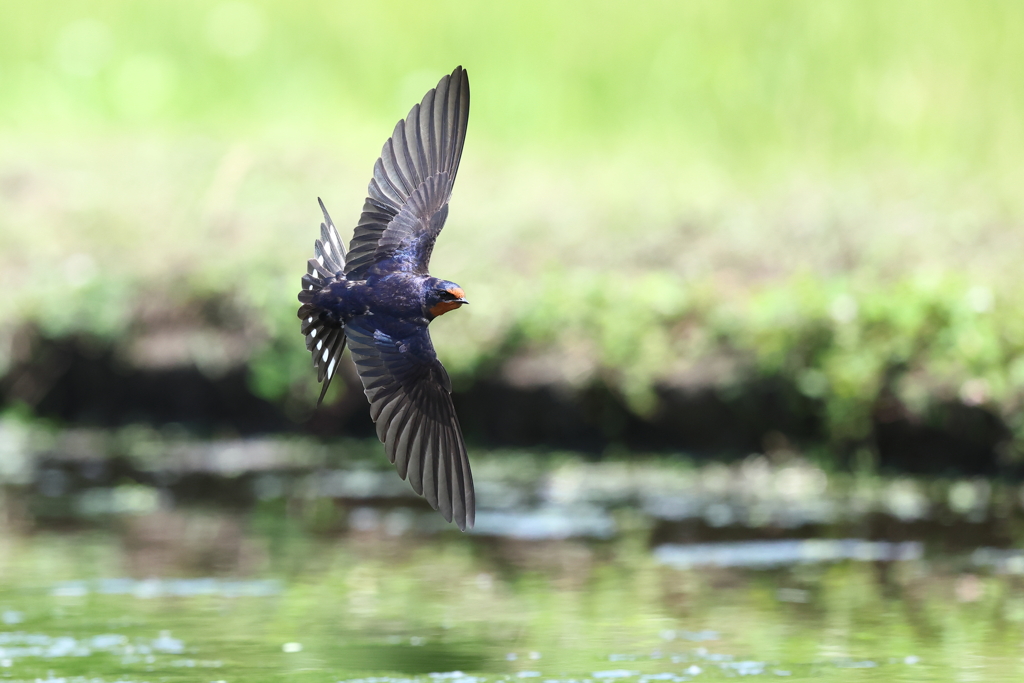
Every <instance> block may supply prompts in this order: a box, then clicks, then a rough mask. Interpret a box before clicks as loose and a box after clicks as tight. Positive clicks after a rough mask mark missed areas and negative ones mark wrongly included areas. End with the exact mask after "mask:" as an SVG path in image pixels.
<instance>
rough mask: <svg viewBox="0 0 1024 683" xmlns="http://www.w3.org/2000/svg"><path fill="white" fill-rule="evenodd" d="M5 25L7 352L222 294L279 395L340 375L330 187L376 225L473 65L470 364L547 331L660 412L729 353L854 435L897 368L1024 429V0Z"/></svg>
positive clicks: (329, 11)
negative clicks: (426, 106)
mask: <svg viewBox="0 0 1024 683" xmlns="http://www.w3.org/2000/svg"><path fill="white" fill-rule="evenodd" d="M0 18H2V20H0V286H2V287H3V289H4V291H5V296H3V297H2V298H0V337H2V338H3V339H4V340H7V341H5V342H4V343H0V371H2V369H3V368H4V367H6V366H7V365H8V364H9V363H11V362H12V358H14V357H15V356H16V352H17V349H15V348H14V345H12V343H8V342H9V341H10V340H11V339H13V337H12V335H13V333H14V331H15V330H16V329H17V328H18V327H19V326H20V325H21V324H22V323H24V322H32V323H36V324H38V325H39V326H40V328H41V329H42V331H43V333H44V334H47V335H60V334H67V333H72V332H87V333H92V334H97V335H99V336H101V337H102V338H105V339H109V340H113V341H114V342H115V343H116V344H118V345H120V346H122V347H124V348H125V349H129V351H128V352H127V353H128V355H129V356H130V355H131V351H130V350H131V349H132V348H133V347H132V343H133V339H135V338H137V337H138V336H139V335H140V334H143V333H145V331H146V330H147V329H151V328H152V327H154V326H159V325H162V324H169V323H168V322H167V321H168V320H170V321H174V320H179V322H180V320H181V319H185V321H186V323H187V324H193V325H200V324H201V323H202V324H205V323H204V322H203V321H199V322H198V323H197V322H196V321H194V320H190V319H189V318H188V315H187V314H185V313H180V312H179V313H176V312H175V311H188V310H191V309H190V308H189V304H190V302H194V301H196V300H205V299H209V298H215V299H218V300H222V301H224V302H225V308H228V309H230V310H231V311H234V312H235V313H234V315H235V316H236V317H235V318H231V320H233V321H235V322H233V323H231V324H233V325H235V326H236V327H237V328H238V329H240V330H243V331H244V334H243V335H242V336H243V338H244V344H242V346H241V347H240V348H234V347H231V348H221V347H217V346H216V345H210V344H204V343H196V344H193V345H192V346H190V347H188V348H187V349H186V350H185V352H184V353H185V355H186V356H188V357H189V358H191V359H192V360H193V361H195V362H197V363H199V364H207V365H210V366H216V365H217V364H218V363H221V364H223V363H226V362H241V361H245V362H251V363H252V367H253V371H254V372H253V385H254V387H255V388H256V389H257V390H258V391H260V392H261V393H262V394H264V395H266V396H268V397H273V398H281V397H282V396H285V395H290V396H292V397H299V398H298V399H297V400H302V401H305V402H307V403H308V402H309V401H311V400H312V399H313V398H314V397H315V392H314V391H313V390H312V388H311V386H310V384H311V382H312V381H313V378H312V377H311V376H310V375H311V373H310V372H309V369H308V359H307V358H306V355H305V351H304V349H303V347H302V344H301V342H300V340H299V336H298V334H297V331H296V328H297V323H296V321H295V319H294V309H295V307H296V303H295V292H296V290H297V286H298V280H299V277H300V275H301V274H302V273H303V272H304V264H305V260H306V259H307V258H308V257H309V256H310V255H311V247H312V240H313V239H314V237H315V236H316V226H317V224H318V222H319V220H320V217H319V211H318V209H317V206H316V197H317V196H320V197H323V199H324V201H325V202H326V204H327V206H328V207H329V208H330V209H331V211H332V213H333V215H334V217H335V220H336V221H337V222H338V224H339V226H347V225H352V224H354V222H355V220H356V218H357V215H358V211H359V208H360V207H361V203H362V198H363V196H364V192H365V187H366V182H367V180H368V178H369V175H370V171H371V168H372V164H373V161H374V160H375V158H376V155H377V153H378V152H379V149H380V146H381V144H382V143H383V141H384V140H385V138H386V137H387V136H388V135H389V134H390V131H391V129H392V127H393V125H394V123H395V122H396V121H397V120H398V119H399V118H400V117H402V116H404V115H405V113H406V112H407V111H408V109H409V107H410V106H411V105H412V104H413V103H414V102H416V101H418V100H419V98H420V97H421V96H422V94H423V92H425V91H426V90H427V89H428V88H430V87H432V86H433V85H434V84H435V83H436V82H437V79H438V78H439V77H440V76H441V75H442V74H444V73H447V72H449V71H450V70H451V69H452V68H453V67H454V66H455V65H457V64H462V65H464V66H465V67H466V68H467V69H468V70H469V73H470V76H471V79H472V87H473V109H472V114H471V122H470V131H469V139H468V142H467V145H466V152H465V156H464V159H463V164H462V166H461V172H460V178H459V182H458V183H457V186H456V189H455V194H454V197H453V201H452V211H451V215H450V219H449V222H448V227H446V229H445V232H444V234H443V235H442V238H441V240H440V242H439V243H438V248H437V250H436V251H435V254H434V259H433V264H432V266H433V267H432V270H433V271H434V272H435V273H436V274H438V275H441V276H443V277H446V278H450V279H453V280H455V281H457V282H459V283H460V284H461V285H463V286H464V287H465V288H466V290H467V293H468V296H469V297H470V300H471V301H472V302H473V305H472V306H471V307H470V308H469V309H466V310H463V311H460V312H459V314H458V315H453V316H449V317H447V318H445V319H444V320H442V321H439V322H438V323H437V324H436V325H435V326H434V338H435V343H436V345H437V346H438V349H439V353H440V354H441V357H442V359H443V360H444V362H445V363H446V365H447V366H448V367H449V368H450V369H451V370H452V373H453V375H455V377H456V380H457V382H458V381H466V380H469V379H471V378H473V377H474V376H476V374H477V373H479V372H481V368H483V367H490V365H489V364H491V363H492V362H493V361H494V360H495V359H498V360H501V359H505V358H508V357H513V356H516V355H520V354H534V355H538V354H548V355H550V356H551V357H552V358H554V359H555V360H556V362H555V363H554V364H553V365H554V367H556V368H559V370H557V371H556V372H554V374H553V376H552V381H562V382H568V383H570V384H581V383H585V382H587V381H589V380H591V379H593V378H600V379H601V380H603V381H606V382H608V383H609V384H611V385H612V386H614V387H616V388H617V389H618V390H620V391H621V392H622V393H623V394H624V396H625V397H626V398H627V400H628V401H629V402H630V404H631V405H632V406H633V407H634V408H635V409H636V410H637V411H640V412H643V411H644V410H648V409H650V406H651V405H652V401H653V398H652V394H651V390H652V386H654V384H655V383H657V382H673V381H688V380H687V379H686V378H687V377H690V376H691V375H692V374H693V372H695V369H699V368H700V367H702V366H705V365H708V364H710V362H711V360H714V359H722V358H727V359H729V362H728V363H725V365H727V366H728V367H731V368H737V367H738V368H739V370H737V371H736V372H738V373H739V374H744V373H747V374H749V373H755V374H756V373H777V374H782V375H783V376H785V377H788V378H791V379H792V380H793V381H794V382H796V384H797V385H798V386H799V387H800V390H801V391H803V392H804V393H806V394H807V395H808V396H811V397H813V398H815V399H819V400H821V401H822V402H823V403H824V405H825V406H826V408H827V411H826V412H827V416H828V417H827V419H828V420H829V424H830V427H829V429H830V433H831V434H832V435H833V436H834V437H835V438H837V439H842V438H860V437H862V436H863V435H864V433H865V430H866V429H867V426H866V424H867V416H868V413H869V411H870V409H871V406H872V405H873V403H874V402H875V401H876V399H877V397H878V395H879V392H880V391H881V390H882V388H883V385H887V386H889V388H891V389H892V390H893V391H894V392H895V393H896V395H898V396H899V397H900V399H901V400H902V401H903V402H904V403H905V404H906V405H907V406H909V408H910V409H911V410H918V411H922V410H924V409H925V408H926V406H927V405H928V404H929V402H932V401H935V400H943V399H948V398H957V397H959V398H961V399H963V400H965V401H968V402H972V403H974V404H980V405H990V406H992V408H993V410H995V411H996V412H998V413H1000V414H1001V415H1002V416H1003V417H1004V419H1006V420H1007V421H1008V422H1009V423H1010V425H1011V427H1013V428H1014V429H1018V428H1021V429H1024V425H1018V424H1017V421H1016V420H1015V418H1014V415H1015V414H1016V406H1017V404H1018V402H1019V399H1020V397H1021V395H1022V391H1021V388H1022V387H1024V322H1022V321H1024V316H1022V315H1021V314H1022V313H1024V310H1022V309H1021V304H1019V303H1018V301H1019V297H1018V293H1020V292H1021V290H1022V284H1024V283H1022V279H1021V277H1020V275H1019V273H1020V269H1019V266H1018V263H1019V257H1018V254H1019V253H1020V252H1021V248H1022V247H1024V222H1022V219H1024V196H1022V194H1021V193H1020V191H1019V188H1020V187H1021V184H1022V183H1021V181H1022V180H1024V169H1022V168H1021V163H1020V160H1021V159H1022V158H1024V120H1022V118H1021V116H1020V112H1021V111H1022V110H1024V44H1022V43H1021V42H1020V40H1018V37H1019V36H1020V35H1021V34H1022V30H1024V7H1021V6H1019V5H1017V4H1013V3H986V4H978V3H970V2H948V1H944V2H898V3H887V2H829V3H814V2H782V3H778V2H748V3H721V2H687V3H678V2H664V3H656V2H645V3H630V4H628V5H624V4H622V3H591V4H588V5H587V6H586V8H585V9H583V8H581V6H579V5H576V4H571V3H564V4H556V3H544V2H522V3H516V4H514V5H506V6H502V5H485V4H479V3H430V4H424V3H412V2H400V3H386V4H351V3H326V2H293V3H283V2H280V3H259V2H251V3H248V2H224V3H202V2H150V3H126V2H52V3H45V4H40V3H7V4H6V5H4V6H3V8H2V9H0ZM342 229H343V233H344V231H345V228H344V227H343V228H342ZM175 316H178V317H177V318H176V317H175ZM229 317H230V316H229ZM720 365H721V363H720ZM716 367H717V366H716ZM734 376H735V373H733V374H729V373H725V374H723V375H722V376H718V377H715V378H713V381H715V382H718V383H728V382H729V381H732V380H733V379H734V378H735V377H734ZM1022 433H1024V432H1022Z"/></svg>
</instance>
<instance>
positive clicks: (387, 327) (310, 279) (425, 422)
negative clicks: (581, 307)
mask: <svg viewBox="0 0 1024 683" xmlns="http://www.w3.org/2000/svg"><path fill="white" fill-rule="evenodd" d="M468 122H469V78H468V76H467V75H466V72H465V70H464V69H463V68H462V67H461V66H460V67H458V68H456V69H455V71H453V72H452V73H451V74H450V75H448V76H445V77H444V78H442V79H441V81H440V82H439V83H438V84H437V87H436V88H434V89H433V90H431V91H430V92H428V93H427V94H426V95H424V97H423V100H422V101H421V102H420V103H419V104H417V105H415V106H414V107H413V108H412V111H410V112H409V115H408V116H407V117H406V118H405V119H403V120H402V121H399V122H398V125H397V126H395V131H394V133H393V134H392V136H391V138H389V139H388V141H387V142H386V143H384V149H383V150H382V151H381V155H380V158H379V159H378V160H377V163H376V164H374V167H373V178H372V179H371V180H370V186H369V189H368V196H367V198H366V202H365V203H364V204H363V213H362V216H361V217H360V219H359V224H358V225H356V228H355V233H354V234H353V237H352V242H351V243H350V244H349V249H348V251H347V252H346V251H345V247H344V246H343V245H342V243H341V239H340V238H339V237H338V231H337V229H335V227H334V222H333V221H331V217H330V215H329V214H328V213H327V209H326V208H324V204H323V202H322V201H321V202H320V209H321V211H323V215H324V222H323V223H321V225H320V239H318V240H316V244H315V253H316V258H313V259H310V260H309V263H308V267H307V274H306V275H304V276H303V278H302V291H300V292H299V301H300V302H301V304H302V305H301V306H300V307H299V318H300V319H301V320H302V334H304V335H305V336H306V348H307V349H309V350H310V351H311V352H312V354H313V365H314V367H316V369H317V379H318V381H321V382H323V390H322V391H321V392H320V399H319V401H317V405H320V402H321V401H323V398H324V394H326V393H327V387H328V386H329V385H330V382H331V380H332V379H333V378H334V376H335V375H336V374H337V370H338V362H339V359H340V358H341V354H342V352H343V351H344V350H345V345H346V343H347V344H348V347H349V349H350V350H351V353H352V360H353V361H355V366H356V371H357V372H358V374H359V379H360V381H361V382H362V384H363V391H364V393H365V394H366V398H367V399H369V401H370V416H371V417H372V418H373V421H374V422H375V423H376V427H377V436H378V437H379V438H380V440H381V441H382V442H383V443H384V450H385V452H386V453H387V455H388V458H389V459H390V460H391V462H392V463H394V465H395V467H396V468H397V469H398V474H399V475H400V476H401V477H402V478H403V479H405V478H407V477H408V480H409V483H410V484H412V488H413V489H414V490H415V491H416V493H417V494H419V495H422V496H424V497H425V498H426V499H427V502H429V503H430V505H431V507H433V508H434V509H435V510H438V511H439V512H440V513H441V514H442V515H443V516H444V518H445V520H446V521H448V522H451V521H452V520H453V519H454V520H455V523H456V524H457V525H458V527H459V529H461V530H463V531H465V530H466V528H467V527H472V526H473V520H474V517H475V515H476V503H475V495H474V492H473V475H472V473H471V472H470V469H469V458H468V457H467V454H466V444H465V442H464V441H463V438H462V429H461V428H460V427H459V418H458V417H457V416H456V415H455V407H454V406H453V405H452V398H451V391H452V385H451V381H450V380H449V379H448V373H447V372H445V369H444V367H443V366H442V365H441V363H440V361H439V360H438V359H437V354H436V353H434V346H433V344H432V343H431V341H430V333H429V332H428V331H427V326H428V325H429V324H430V322H431V321H432V320H434V318H437V317H438V316H441V315H444V314H445V313H447V312H448V311H453V310H455V309H457V308H459V307H461V306H464V305H465V304H468V303H469V302H468V301H466V294H465V292H464V291H463V290H462V288H461V287H459V286H458V285H457V284H455V283H454V282H449V281H448V280H440V279H438V278H436V277H431V275H430V273H429V272H427V265H428V263H429V261H430V254H431V252H432V251H433V249H434V242H435V241H436V240H437V235H438V233H440V232H441V228H443V227H444V222H445V219H446V218H447V217H448V199H449V197H450V196H451V191H452V185H453V184H454V183H455V173H456V171H458V168H459V159H460V158H461V157H462V146H463V144H464V142H465V140H466V125H467V123H468Z"/></svg>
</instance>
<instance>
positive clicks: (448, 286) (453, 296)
mask: <svg viewBox="0 0 1024 683" xmlns="http://www.w3.org/2000/svg"><path fill="white" fill-rule="evenodd" d="M425 287H426V292H425V296H424V297H423V311H424V314H425V315H426V316H427V317H428V318H430V319H431V320H432V319H434V318H436V317H437V316H439V315H444V314H445V313H447V312H448V311H454V310H455V309H456V308H458V307H459V306H461V305H463V304H468V303H469V302H468V301H466V293H465V292H463V291H462V287H459V286H458V285H457V284H455V283H454V282H449V281H448V280H438V279H436V278H430V279H429V280H427V281H426V283H425Z"/></svg>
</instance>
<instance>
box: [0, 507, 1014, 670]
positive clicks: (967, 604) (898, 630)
mask: <svg viewBox="0 0 1024 683" xmlns="http://www.w3.org/2000/svg"><path fill="white" fill-rule="evenodd" d="M617 514H618V517H617V518H616V519H617V521H618V522H619V528H621V529H626V531H624V532H622V533H620V534H618V535H617V536H616V538H615V539H613V540H609V541H603V542H583V541H574V540H545V541H525V540H513V539H507V538H495V537H489V538H481V537H473V536H464V535H461V534H457V533H441V534H437V535H433V536H419V537H416V536H413V537H410V536H408V535H404V536H390V535H388V534H387V533H386V532H384V531H382V530H381V528H379V529H375V530H369V531H362V532H360V531H352V532H349V533H347V534H343V535H338V536H333V537H331V538H324V537H322V536H314V535H311V534H309V533H308V532H307V531H306V530H305V529H304V528H302V527H301V526H299V525H293V524H292V523H291V522H289V521H288V519H287V518H283V519H281V518H277V517H275V518H273V519H275V520H277V522H276V523H270V522H268V521H267V520H266V519H260V516H259V514H258V513H246V514H241V513H224V512H210V511H206V512H198V511H192V512H175V513H159V514H157V515H153V516H149V517H147V518H137V519H124V520H120V521H119V522H117V523H116V524H114V525H113V526H112V527H110V528H104V529H102V530H95V529H92V530H69V531H59V532H58V531H52V530H51V531H34V532H33V531H32V530H26V529H21V530H17V529H14V530H8V531H7V532H5V533H4V534H3V535H0V677H3V678H4V679H5V680H26V681H34V680H36V679H44V680H45V679H47V678H51V677H52V678H62V677H65V678H69V680H70V679H73V677H85V678H87V679H89V680H92V679H101V680H104V681H118V680H121V681H193V680H202V681H219V680H224V681H261V680H302V681H306V680H308V681H340V680H350V679H356V678H368V677H377V678H381V677H386V678H389V679H395V678H410V677H417V678H419V679H422V680H424V681H430V680H434V681H441V680H448V679H458V678H475V679H476V680H477V681H482V680H487V681H497V680H511V679H515V680H519V679H520V678H522V679H532V678H536V679H537V680H538V681H542V680H543V681H546V680H553V679H557V680H577V681H585V680H589V681H594V682H595V683H599V682H600V681H605V680H627V681H638V682H640V683H647V682H648V681H657V680H668V681H682V680H719V679H724V678H730V677H736V676H755V677H764V678H779V677H782V678H786V679H787V680H802V679H814V680H819V679H820V680H842V681H846V680H880V681H881V680H885V681H894V680H905V681H920V680H951V681H952V680H957V681H961V680H979V681H982V680H983V681H993V680H1006V681H1010V680H1021V676H1022V675H1024V663H1022V656H1024V641H1022V635H1024V634H1022V624H1024V590H1022V588H1024V586H1022V581H1024V580H1022V578H1021V577H1020V576H1019V575H1016V574H1012V573H1002V574H1001V573H996V572H995V571H991V570H986V569H985V568H984V567H982V568H979V567H977V566H976V564H975V565H972V564H971V563H970V560H969V558H967V557H962V556H959V557H958V556H953V555H950V556H937V557H933V556H930V555H928V554H925V555H924V556H922V557H918V558H917V559H910V560H901V561H894V562H887V561H873V562H864V561H856V560H845V561H838V562H820V563H805V564H796V565H790V566H783V567H776V568H771V569H750V568H737V567H714V568H709V567H692V568H689V569H678V568H673V567H670V566H665V565H663V564H659V562H658V561H657V559H656V557H655V554H654V553H653V552H652V548H651V547H650V543H649V532H648V530H647V529H644V528H643V527H642V525H640V524H637V523H636V520H635V519H630V518H629V517H630V514H631V513H629V512H620V513H617ZM161 530H162V534H161V533H160V532H161ZM143 531H144V532H145V533H143ZM132 575H134V576H135V577H136V578H121V579H117V577H126V576H132ZM147 576H160V577H162V578H160V579H147V578H146V577H147ZM173 577H182V578H186V577H192V578H189V579H188V580H179V581H175V580H174V578H173ZM196 577H205V578H204V579H197V578H196ZM456 671H459V672H463V673H462V674H453V673H451V672H456ZM441 674H444V676H442V675H441Z"/></svg>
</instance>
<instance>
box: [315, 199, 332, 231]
mask: <svg viewBox="0 0 1024 683" xmlns="http://www.w3.org/2000/svg"><path fill="white" fill-rule="evenodd" d="M316 201H317V203H318V204H319V205H320V210H321V211H322V212H323V214H324V220H325V221H327V225H334V222H333V221H331V214H329V213H327V207H326V206H324V200H322V199H320V197H317V198H316Z"/></svg>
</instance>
